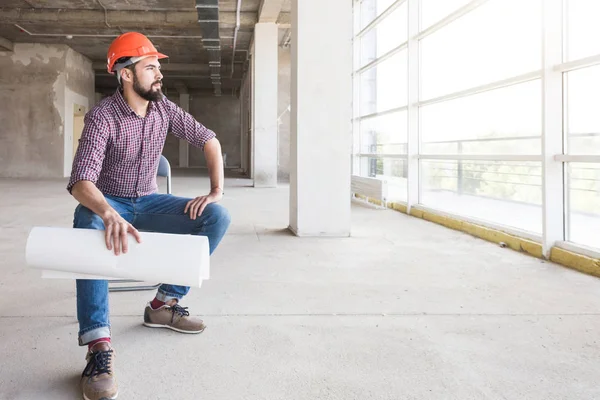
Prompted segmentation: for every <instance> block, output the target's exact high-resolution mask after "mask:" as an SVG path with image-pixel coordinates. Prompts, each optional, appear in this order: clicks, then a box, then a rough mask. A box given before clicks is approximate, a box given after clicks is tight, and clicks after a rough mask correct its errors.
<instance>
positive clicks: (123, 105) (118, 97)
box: [113, 88, 155, 115]
mask: <svg viewBox="0 0 600 400" xmlns="http://www.w3.org/2000/svg"><path fill="white" fill-rule="evenodd" d="M113 97H114V99H115V102H116V103H117V107H119V110H121V112H122V113H123V115H131V114H133V115H137V114H136V113H135V111H133V109H132V108H131V107H130V106H129V104H127V101H126V100H125V97H123V92H122V89H121V88H117V90H116V91H115V94H114V96H113ZM154 108H155V105H154V102H153V101H150V102H149V103H148V111H147V113H146V115H148V113H150V112H152V111H153V110H154Z"/></svg>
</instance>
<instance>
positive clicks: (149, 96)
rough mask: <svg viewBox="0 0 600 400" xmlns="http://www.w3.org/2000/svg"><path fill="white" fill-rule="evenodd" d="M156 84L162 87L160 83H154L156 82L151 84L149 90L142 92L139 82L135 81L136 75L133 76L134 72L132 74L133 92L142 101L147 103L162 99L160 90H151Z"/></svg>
mask: <svg viewBox="0 0 600 400" xmlns="http://www.w3.org/2000/svg"><path fill="white" fill-rule="evenodd" d="M156 83H160V84H161V87H162V83H161V81H156V82H153V83H152V85H150V89H148V90H144V88H143V87H142V85H140V81H138V79H137V75H136V74H135V72H134V73H133V90H134V91H135V92H136V93H137V94H138V96H140V97H141V98H142V99H144V100H148V101H160V100H162V98H163V92H162V90H161V89H160V88H159V89H158V90H152V88H153V87H154V85H155V84H156Z"/></svg>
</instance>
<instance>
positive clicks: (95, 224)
mask: <svg viewBox="0 0 600 400" xmlns="http://www.w3.org/2000/svg"><path fill="white" fill-rule="evenodd" d="M73 228H82V229H100V230H102V229H104V222H103V221H102V218H100V217H99V216H98V215H97V214H94V212H93V211H92V210H90V209H89V208H87V207H84V206H82V205H81V204H80V205H78V206H77V208H76V209H75V216H74V218H73Z"/></svg>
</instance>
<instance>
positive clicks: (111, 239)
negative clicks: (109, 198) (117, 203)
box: [102, 210, 142, 256]
mask: <svg viewBox="0 0 600 400" xmlns="http://www.w3.org/2000/svg"><path fill="white" fill-rule="evenodd" d="M102 220H103V221H104V227H105V229H106V231H105V239H106V247H107V248H108V250H113V248H114V251H115V255H117V256H118V255H119V254H120V253H121V249H122V250H123V254H125V253H127V250H128V249H129V246H128V245H127V234H128V233H131V234H132V235H133V236H134V237H135V239H136V240H137V242H138V243H141V242H142V237H141V235H140V233H139V232H138V230H137V229H135V228H134V227H133V225H131V224H130V223H129V222H127V221H125V220H124V219H123V217H121V216H120V215H119V213H117V212H116V211H115V210H110V211H108V212H107V213H106V214H105V215H103V216H102Z"/></svg>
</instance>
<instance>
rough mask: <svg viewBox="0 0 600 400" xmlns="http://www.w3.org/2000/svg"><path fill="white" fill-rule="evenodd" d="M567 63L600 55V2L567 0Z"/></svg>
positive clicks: (593, 0) (595, 0) (594, 0)
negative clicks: (599, 39) (599, 18)
mask: <svg viewBox="0 0 600 400" xmlns="http://www.w3.org/2000/svg"><path fill="white" fill-rule="evenodd" d="M565 11H566V21H567V24H566V35H565V36H566V39H567V48H566V51H565V61H572V60H577V59H580V58H584V57H589V56H594V55H597V54H599V53H600V41H598V40H597V38H598V37H600V24H599V23H598V15H600V1H597V0H567V1H566V2H565Z"/></svg>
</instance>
